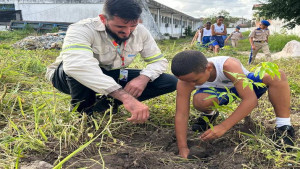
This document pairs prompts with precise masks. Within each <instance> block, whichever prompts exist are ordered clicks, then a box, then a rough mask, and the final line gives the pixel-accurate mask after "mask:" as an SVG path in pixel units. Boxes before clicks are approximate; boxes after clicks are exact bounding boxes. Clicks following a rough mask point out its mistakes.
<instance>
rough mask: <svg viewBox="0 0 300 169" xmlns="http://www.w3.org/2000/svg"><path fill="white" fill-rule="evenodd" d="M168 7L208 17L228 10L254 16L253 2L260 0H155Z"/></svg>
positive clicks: (236, 14)
mask: <svg viewBox="0 0 300 169" xmlns="http://www.w3.org/2000/svg"><path fill="white" fill-rule="evenodd" d="M155 1H157V2H159V3H161V4H164V5H166V6H168V7H171V8H173V9H176V10H178V11H180V12H183V13H185V14H188V15H190V16H193V17H195V18H200V17H204V18H205V17H208V16H210V15H212V14H213V13H215V14H217V13H218V12H219V11H221V10H226V11H227V12H229V13H230V16H235V17H243V18H247V19H251V18H252V7H253V4H259V2H258V0H155Z"/></svg>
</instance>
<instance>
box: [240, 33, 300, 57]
mask: <svg viewBox="0 0 300 169" xmlns="http://www.w3.org/2000/svg"><path fill="white" fill-rule="evenodd" d="M249 34H250V31H246V32H243V37H245V39H242V40H240V41H239V45H238V47H237V49H238V50H239V51H250V42H249V38H248V36H249ZM291 40H297V41H300V37H299V36H297V35H285V34H278V33H274V34H271V36H270V37H269V41H268V42H269V48H270V51H272V52H279V51H281V50H282V49H283V48H284V46H285V45H286V44H287V43H288V42H289V41H291Z"/></svg>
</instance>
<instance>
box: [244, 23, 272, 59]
mask: <svg viewBox="0 0 300 169" xmlns="http://www.w3.org/2000/svg"><path fill="white" fill-rule="evenodd" d="M268 26H270V22H268V21H266V20H262V21H261V22H260V24H259V27H258V28H256V29H255V30H253V31H252V32H251V33H250V35H249V41H250V44H251V53H250V56H249V61H248V64H252V63H254V60H255V57H256V55H257V53H258V51H259V50H260V49H262V51H263V53H264V54H265V56H266V59H267V61H271V53H270V50H269V45H268V37H269V35H270V31H269V29H268Z"/></svg>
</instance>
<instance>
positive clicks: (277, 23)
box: [268, 19, 300, 36]
mask: <svg viewBox="0 0 300 169" xmlns="http://www.w3.org/2000/svg"><path fill="white" fill-rule="evenodd" d="M284 25H285V23H284V22H283V21H282V20H279V19H276V20H272V21H271V25H270V26H269V27H268V28H269V29H270V32H271V34H272V33H287V34H289V35H297V36H300V26H296V27H295V28H294V29H287V28H284V27H283V26H284Z"/></svg>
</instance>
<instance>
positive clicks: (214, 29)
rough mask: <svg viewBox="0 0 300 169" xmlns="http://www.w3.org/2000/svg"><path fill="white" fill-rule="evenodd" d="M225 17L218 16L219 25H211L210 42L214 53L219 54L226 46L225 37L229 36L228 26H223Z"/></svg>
mask: <svg viewBox="0 0 300 169" xmlns="http://www.w3.org/2000/svg"><path fill="white" fill-rule="evenodd" d="M223 21H224V16H218V18H217V23H215V24H213V25H211V34H212V36H211V38H210V41H211V42H212V45H213V50H214V53H219V50H220V48H222V47H223V46H224V39H223V37H222V36H223V35H227V30H226V25H224V24H223Z"/></svg>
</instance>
